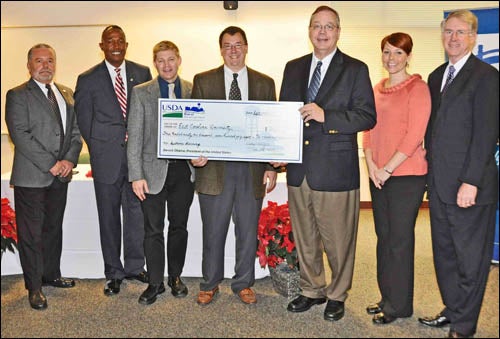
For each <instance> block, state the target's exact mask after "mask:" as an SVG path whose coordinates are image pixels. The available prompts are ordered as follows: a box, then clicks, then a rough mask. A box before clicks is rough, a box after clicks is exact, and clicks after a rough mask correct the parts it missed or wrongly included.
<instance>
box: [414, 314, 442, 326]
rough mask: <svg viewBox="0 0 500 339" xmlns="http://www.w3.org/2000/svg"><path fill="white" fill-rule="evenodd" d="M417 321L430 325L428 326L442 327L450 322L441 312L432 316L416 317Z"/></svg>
mask: <svg viewBox="0 0 500 339" xmlns="http://www.w3.org/2000/svg"><path fill="white" fill-rule="evenodd" d="M418 321H419V323H421V324H424V325H427V326H430V327H443V326H445V325H448V324H449V323H450V320H449V319H448V318H446V317H445V316H444V315H442V314H441V313H439V314H437V315H435V316H434V317H423V318H418Z"/></svg>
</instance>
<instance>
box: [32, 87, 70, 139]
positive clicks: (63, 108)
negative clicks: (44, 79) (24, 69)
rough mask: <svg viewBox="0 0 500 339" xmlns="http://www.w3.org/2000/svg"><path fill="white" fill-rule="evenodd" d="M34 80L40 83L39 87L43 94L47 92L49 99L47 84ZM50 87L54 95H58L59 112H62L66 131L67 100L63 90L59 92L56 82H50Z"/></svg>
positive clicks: (46, 95)
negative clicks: (62, 92)
mask: <svg viewBox="0 0 500 339" xmlns="http://www.w3.org/2000/svg"><path fill="white" fill-rule="evenodd" d="M33 80H34V81H35V83H36V84H37V85H38V87H40V89H41V90H42V92H43V94H45V97H46V98H47V100H49V96H48V93H49V90H48V89H47V88H46V87H45V84H42V83H41V82H39V81H37V80H35V79H33ZM50 87H51V88H52V92H54V95H55V96H56V100H57V106H59V112H60V113H61V120H62V124H63V129H64V133H66V101H65V100H64V97H63V96H62V94H61V92H59V89H58V88H57V86H56V85H55V84H54V82H51V83H50Z"/></svg>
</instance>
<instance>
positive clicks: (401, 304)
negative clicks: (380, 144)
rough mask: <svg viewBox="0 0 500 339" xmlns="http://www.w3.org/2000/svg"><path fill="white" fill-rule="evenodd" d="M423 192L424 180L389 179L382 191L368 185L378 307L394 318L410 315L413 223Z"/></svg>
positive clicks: (413, 177)
mask: <svg viewBox="0 0 500 339" xmlns="http://www.w3.org/2000/svg"><path fill="white" fill-rule="evenodd" d="M424 191H425V176H395V177H391V178H390V179H389V180H387V182H386V183H385V185H384V186H383V188H382V189H381V190H379V189H378V188H376V187H375V186H374V185H373V183H372V182H371V181H370V192H371V195H372V206H373V217H374V220H375V232H376V234H377V281H378V286H379V290H380V294H381V301H380V303H379V304H380V306H381V308H382V310H383V311H384V313H386V314H388V315H390V316H393V317H401V318H403V317H409V316H411V315H412V314H413V282H414V259H415V258H414V257H415V222H416V220H417V216H418V211H419V208H420V205H421V204H422V199H423V196H424Z"/></svg>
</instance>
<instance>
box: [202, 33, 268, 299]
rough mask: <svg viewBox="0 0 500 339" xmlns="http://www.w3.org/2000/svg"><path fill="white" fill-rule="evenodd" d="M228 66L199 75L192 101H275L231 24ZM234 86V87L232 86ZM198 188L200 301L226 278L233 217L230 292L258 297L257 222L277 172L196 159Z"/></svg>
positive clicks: (225, 47)
mask: <svg viewBox="0 0 500 339" xmlns="http://www.w3.org/2000/svg"><path fill="white" fill-rule="evenodd" d="M219 47H220V52H221V55H222V58H223V59H224V65H223V66H220V67H218V68H215V69H212V70H209V71H206V72H204V73H200V74H197V75H195V77H194V81H193V94H192V98H193V99H226V98H227V99H230V100H266V101H275V100H276V89H275V86H274V80H273V79H271V78H270V77H268V76H267V75H265V74H262V73H259V72H257V71H254V70H253V69H251V68H249V67H247V66H246V65H245V58H246V55H247V52H248V44H247V39H246V34H245V32H244V31H243V30H242V29H241V28H239V27H235V26H230V27H227V28H226V29H224V30H223V31H222V33H221V34H220V36H219ZM232 84H233V85H232ZM192 164H193V165H194V166H196V167H197V168H196V183H195V186H196V190H197V192H198V197H199V200H200V210H201V219H202V222H203V262H202V273H203V281H202V282H201V283H200V293H199V294H198V303H199V304H200V305H206V304H208V303H210V302H211V301H212V300H213V298H214V296H215V295H216V294H217V293H218V291H219V283H220V282H221V281H222V280H223V279H224V247H225V241H226V236H227V231H228V228H229V222H230V219H231V216H232V217H233V221H234V227H235V233H236V265H235V276H234V277H233V281H232V283H231V289H232V291H233V292H234V293H235V294H237V295H238V296H239V298H240V300H241V301H243V302H244V303H247V304H253V303H255V302H256V301H257V299H256V296H255V293H254V291H253V290H252V289H251V288H250V287H251V286H252V285H253V284H254V282H255V252H256V249H257V225H258V222H259V215H260V211H261V208H262V201H263V198H264V195H265V193H266V183H267V184H268V185H269V186H268V188H267V192H270V191H271V190H272V189H274V187H275V185H276V176H277V174H276V172H275V171H274V169H273V167H272V166H270V165H269V164H265V163H253V162H230V161H216V160H210V161H207V158H205V157H200V158H198V159H193V160H192Z"/></svg>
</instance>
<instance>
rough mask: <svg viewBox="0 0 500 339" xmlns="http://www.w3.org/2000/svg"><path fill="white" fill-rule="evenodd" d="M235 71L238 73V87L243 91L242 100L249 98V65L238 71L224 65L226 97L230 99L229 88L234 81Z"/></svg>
mask: <svg viewBox="0 0 500 339" xmlns="http://www.w3.org/2000/svg"><path fill="white" fill-rule="evenodd" d="M233 73H238V78H237V80H238V87H239V88H240V92H241V100H243V101H247V100H248V70H247V66H245V67H243V68H242V69H240V70H239V71H238V72H233V71H232V70H231V69H229V67H227V66H226V65H224V86H225V87H226V99H229V90H230V89H231V83H232V82H233Z"/></svg>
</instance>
